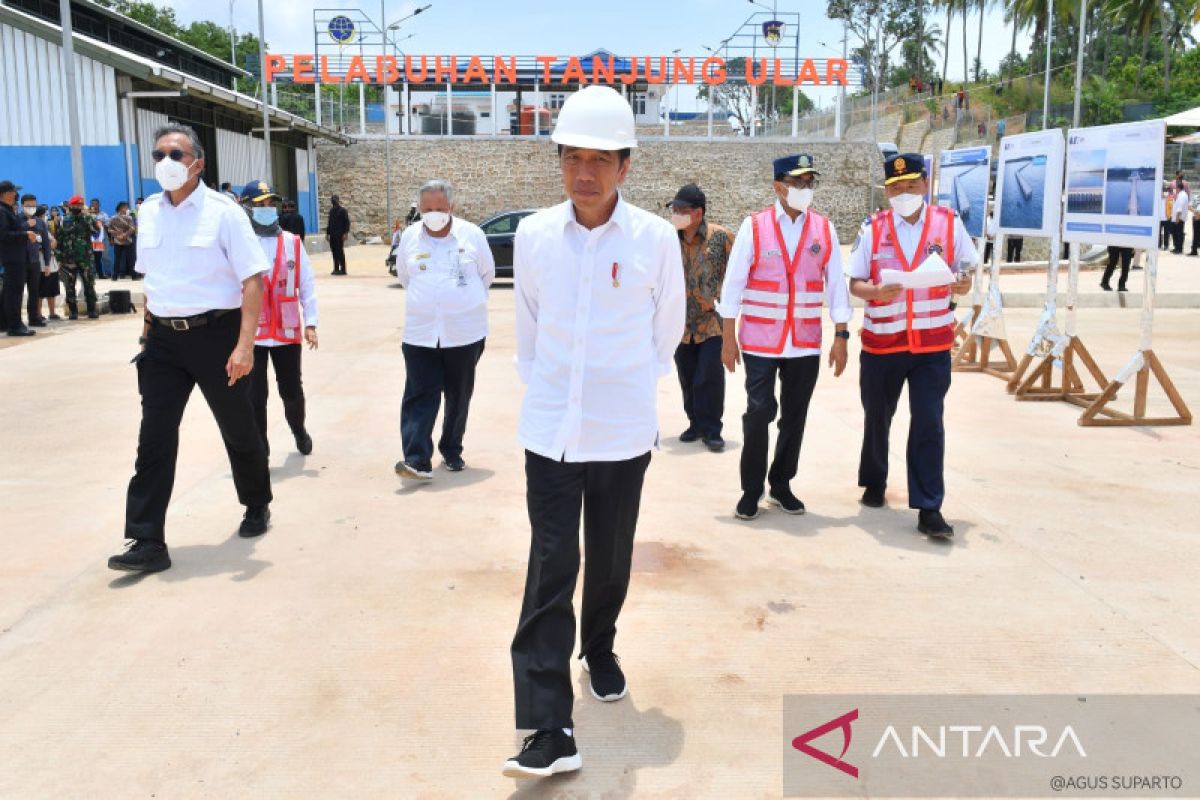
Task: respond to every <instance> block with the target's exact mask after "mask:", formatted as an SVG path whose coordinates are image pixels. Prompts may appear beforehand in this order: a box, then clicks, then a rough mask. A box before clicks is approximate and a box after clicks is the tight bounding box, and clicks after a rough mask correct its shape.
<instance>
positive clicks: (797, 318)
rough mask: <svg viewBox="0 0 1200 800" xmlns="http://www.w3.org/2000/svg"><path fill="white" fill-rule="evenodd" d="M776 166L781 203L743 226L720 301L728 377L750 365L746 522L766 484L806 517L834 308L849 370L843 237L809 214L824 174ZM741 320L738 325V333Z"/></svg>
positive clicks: (780, 501)
mask: <svg viewBox="0 0 1200 800" xmlns="http://www.w3.org/2000/svg"><path fill="white" fill-rule="evenodd" d="M772 166H773V170H774V172H773V174H774V182H773V187H774V190H775V196H776V198H777V199H776V201H775V204H774V205H773V206H769V207H767V208H764V209H762V210H761V211H758V212H755V213H754V214H751V215H750V216H749V217H746V219H745V220H744V221H743V222H742V227H741V228H740V229H739V230H738V233H737V236H736V237H735V238H734V240H733V251H732V252H731V253H730V254H729V266H728V267H727V268H726V270H725V282H724V284H723V285H722V286H721V299H720V302H718V303H717V312H718V313H719V314H720V315H721V317H722V324H723V325H724V334H723V336H722V341H723V342H724V344H723V346H722V350H723V352H722V355H721V360H722V361H723V362H724V364H725V368H726V369H727V370H729V371H730V372H733V371H734V369H736V364H737V362H738V361H740V360H742V358H743V357H744V359H745V362H746V395H747V400H746V413H745V414H744V415H743V416H742V436H743V438H744V440H745V444H744V445H743V446H742V457H741V483H742V498H741V500H739V501H738V504H737V507H736V509H735V510H734V516H736V517H737V518H738V519H744V520H751V519H754V518H755V517H757V516H758V513H759V507H758V504H759V501H760V500H761V499H762V496H763V488H764V486H763V482H764V480H765V481H767V482H768V483H769V484H770V490H769V492H768V493H767V497H768V500H769V501H770V503H771V504H773V505H776V506H778V507H779V508H780V509H782V510H783V511H784V512H786V513H788V514H803V513H804V503H803V502H802V501H801V500H800V498H798V497H796V495H795V494H793V493H792V489H791V485H790V484H791V481H792V479H793V478H795V477H796V470H797V465H798V464H799V461H800V446H801V444H802V442H803V441H804V424H805V421H806V420H807V419H808V403H809V401H810V400H811V399H812V393H813V389H814V388H815V387H816V385H817V375H818V373H819V372H820V369H821V363H820V362H821V309H822V307H825V308H828V309H829V317H830V319H831V320H832V321H833V323H834V327H835V329H836V331H835V335H834V339H833V344H832V345H831V346H830V349H829V363H830V365H831V366H833V368H834V372H833V374H834V376H835V377H836V376H840V375H841V374H842V371H843V370H844V369H845V368H846V341H847V340H848V339H849V338H850V331H849V330H848V329H847V325H848V324H849V322H850V318H851V317H852V316H853V311H852V309H851V308H850V295H849V292H848V291H847V289H846V279H845V277H843V275H842V251H841V244H840V243H839V242H838V236H837V230H836V229H835V228H834V227H833V225H832V224H830V222H829V220H828V219H827V218H826V217H824V216H822V215H821V214H820V213H818V212H816V211H814V210H812V209H811V207H810V206H811V204H812V200H813V192H814V190H815V189H816V186H817V179H818V178H819V177H820V173H818V172H817V168H816V165H815V162H814V160H813V157H812V156H811V155H808V154H806V153H801V154H799V155H793V156H784V157H783V158H777V159H775V161H774V163H773V165H772ZM739 314H740V315H741V328H740V330H737V331H736V332H735V326H736V325H737V324H738V316H739ZM777 375H778V377H779V385H780V389H779V400H778V401H776V399H775V379H776V376H777ZM777 412H781V413H780V417H779V438H778V439H777V440H776V442H775V458H774V460H773V462H772V464H771V468H770V471H768V470H767V450H768V446H769V443H770V436H771V434H770V427H771V422H773V421H774V419H775V415H776V413H777Z"/></svg>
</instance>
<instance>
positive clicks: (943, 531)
mask: <svg viewBox="0 0 1200 800" xmlns="http://www.w3.org/2000/svg"><path fill="white" fill-rule="evenodd" d="M917 530H919V531H920V532H921V533H924V534H926V535H927V536H932V537H933V538H934V539H949V538H950V537H952V536H953V535H954V528H953V527H951V526H950V524H949V523H948V522H946V520H945V519H944V518H943V517H942V512H940V511H925V510H922V511H920V512H918V514H917Z"/></svg>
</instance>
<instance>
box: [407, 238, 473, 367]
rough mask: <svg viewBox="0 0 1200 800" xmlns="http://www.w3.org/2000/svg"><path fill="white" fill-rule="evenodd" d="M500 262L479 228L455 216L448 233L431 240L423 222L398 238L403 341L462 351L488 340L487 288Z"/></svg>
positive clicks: (422, 345)
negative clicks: (468, 346)
mask: <svg viewBox="0 0 1200 800" xmlns="http://www.w3.org/2000/svg"><path fill="white" fill-rule="evenodd" d="M495 277H496V262H495V260H494V259H493V258H492V251H491V248H489V247H488V243H487V236H485V235H484V233H483V231H482V230H480V229H479V226H478V225H474V224H472V223H470V222H467V221H466V220H465V219H460V218H458V217H453V218H452V219H451V222H450V234H449V235H448V236H443V237H441V238H438V237H435V236H430V235H429V233H428V231H426V230H425V226H424V225H423V224H421V223H417V224H414V225H409V226H408V227H407V228H405V229H404V233H403V234H401V235H400V248H399V249H398V250H397V251H396V278H397V279H399V281H400V283H401V284H402V285H403V286H404V289H405V294H406V295H407V297H406V302H405V312H404V343H405V344H411V345H416V346H417V347H462V346H464V345H468V344H474V343H475V342H478V341H479V340H480V339H482V338H484V337H485V336H487V333H488V320H487V290H488V287H489V286H491V285H492V280H493V279H494V278H495Z"/></svg>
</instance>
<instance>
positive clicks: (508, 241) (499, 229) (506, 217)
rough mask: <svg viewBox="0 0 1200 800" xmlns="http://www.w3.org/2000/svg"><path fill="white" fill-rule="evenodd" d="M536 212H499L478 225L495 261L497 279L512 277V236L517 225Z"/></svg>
mask: <svg viewBox="0 0 1200 800" xmlns="http://www.w3.org/2000/svg"><path fill="white" fill-rule="evenodd" d="M536 211H538V209H536V208H524V209H520V210H518V211H501V212H500V213H499V214H493V215H492V216H490V217H488V218H487V219H485V220H484V221H483V222H481V223H479V227H480V228H481V229H482V230H483V232H484V235H486V236H487V240H488V247H490V248H491V250H492V258H493V259H495V261H496V277H497V278H511V277H512V276H513V236H514V235H515V234H516V232H517V223H518V222H520V221H521V220H523V219H524V218H525V217H528V216H529V215H530V214H532V213H534V212H536Z"/></svg>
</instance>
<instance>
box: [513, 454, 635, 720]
mask: <svg viewBox="0 0 1200 800" xmlns="http://www.w3.org/2000/svg"><path fill="white" fill-rule="evenodd" d="M649 465H650V454H649V453H645V454H643V455H640V456H637V457H636V458H631V459H629V460H627V461H592V462H587V463H569V462H565V461H555V460H552V459H549V458H544V457H543V456H539V455H537V454H536V453H531V452H528V451H526V453H525V485H526V503H527V505H528V508H529V526H530V530H531V532H532V540H531V542H530V545H529V569H528V572H526V574H525V600H524V602H523V603H522V604H521V619H520V622H519V623H518V624H517V633H516V635H515V636H514V637H513V641H512V664H513V690H514V695H515V698H516V717H517V728H520V729H530V730H532V729H537V728H558V727H562V728H570V727H573V726H574V723H573V722H572V721H571V707H572V705H573V704H574V700H575V694H574V692H573V691H572V688H571V648H572V647H573V646H574V644H575V609H574V607H573V606H572V605H571V598H572V597H573V596H574V594H575V582H576V580H577V578H578V577H579V520H580V517H581V515H582V518H583V549H584V552H583V561H584V566H583V607H582V609H581V613H580V624H579V641H580V648H579V654H580V656H587V655H591V654H593V653H606V652H611V651H612V649H613V642H614V640H615V639H616V635H617V617H618V616H620V613H621V606H622V605H624V603H625V594H626V592H627V591H628V589H629V570H630V567H631V565H632V560H633V535H634V531H635V530H636V528H637V521H638V511H639V509H640V507H641V500H642V482H643V480H644V478H645V476H646V468H647V467H648V466H649Z"/></svg>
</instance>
